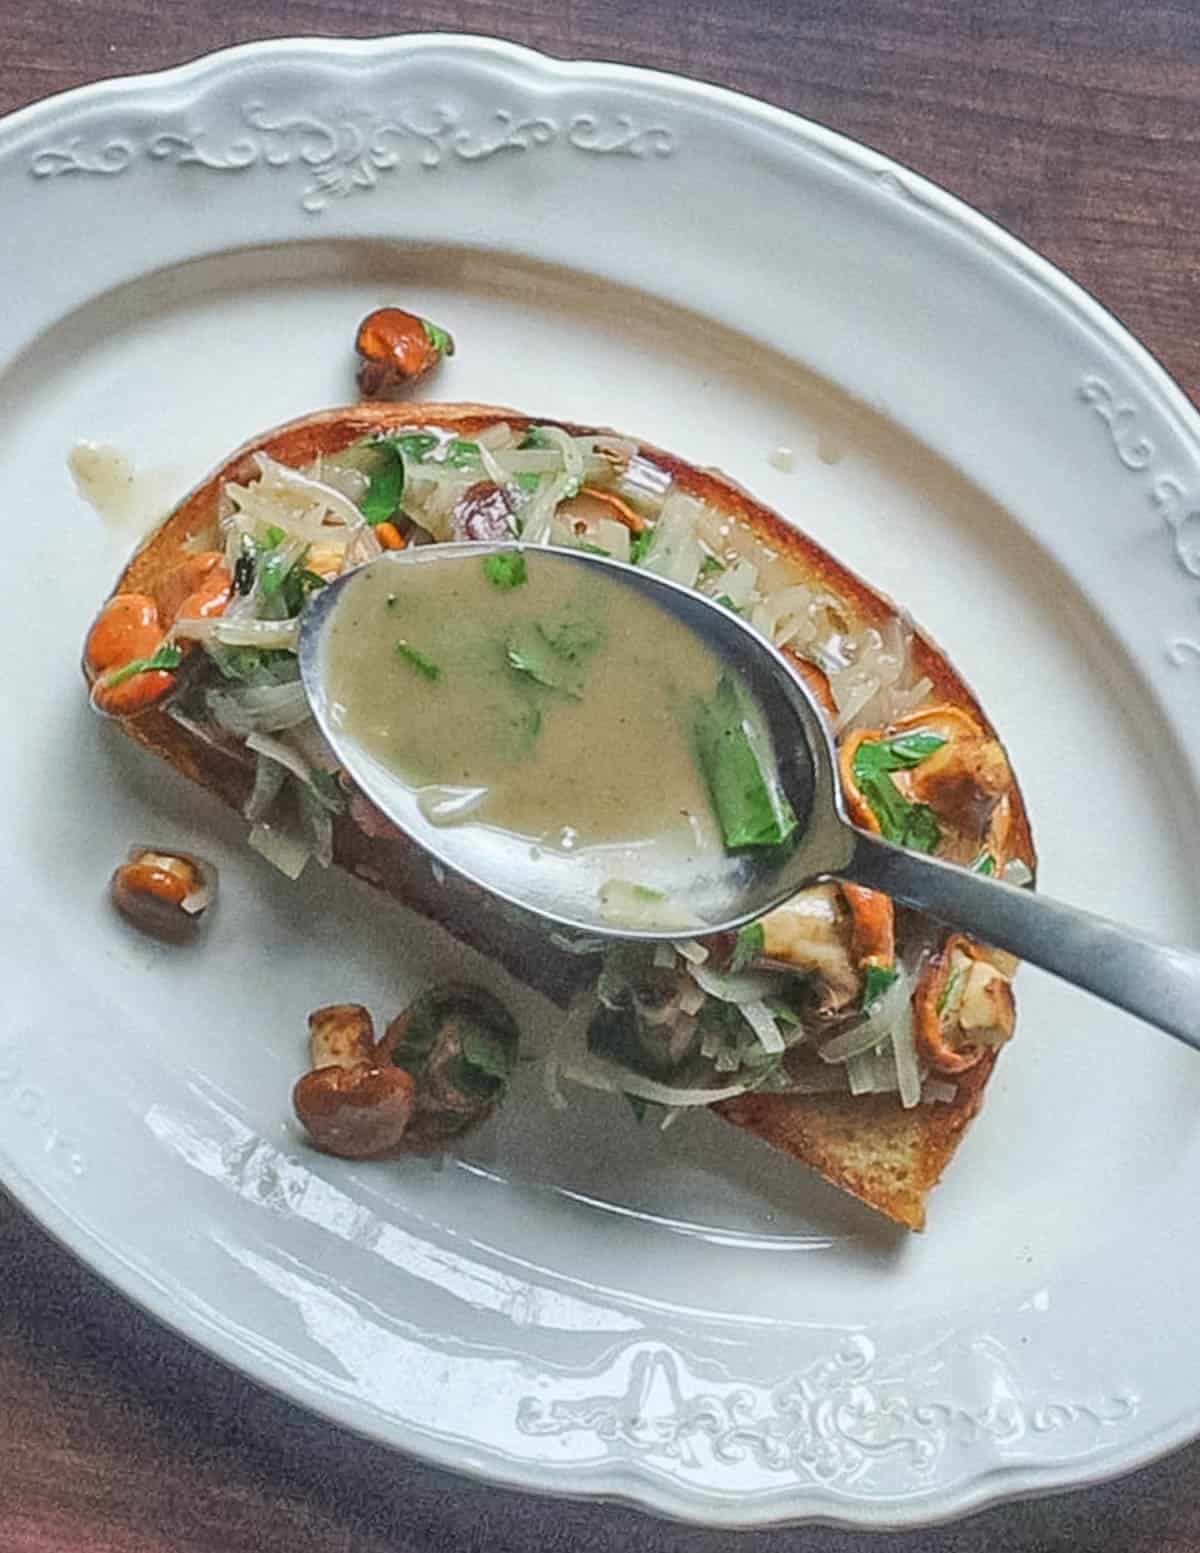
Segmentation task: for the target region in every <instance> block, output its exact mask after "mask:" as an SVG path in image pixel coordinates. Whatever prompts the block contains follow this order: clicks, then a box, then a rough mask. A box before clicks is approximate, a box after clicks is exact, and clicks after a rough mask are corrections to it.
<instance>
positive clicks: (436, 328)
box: [421, 318, 454, 356]
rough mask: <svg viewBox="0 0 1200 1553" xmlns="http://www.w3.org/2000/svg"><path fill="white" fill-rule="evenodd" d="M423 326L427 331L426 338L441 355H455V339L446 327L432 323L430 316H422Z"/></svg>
mask: <svg viewBox="0 0 1200 1553" xmlns="http://www.w3.org/2000/svg"><path fill="white" fill-rule="evenodd" d="M421 328H422V329H424V331H425V338H426V339H427V340H428V341H429V343H430V345H432V346H433V348H434V350H435V351H437V353H438V355H439V356H453V355H454V341H453V339H452V338H451V337H450V335H449V334H447V332H446V330H445V329H443V328H441V326H440V325H438V324H431V323H430V322H429V320H428V318H422V320H421Z"/></svg>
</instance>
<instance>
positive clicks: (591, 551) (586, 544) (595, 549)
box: [571, 539, 612, 561]
mask: <svg viewBox="0 0 1200 1553" xmlns="http://www.w3.org/2000/svg"><path fill="white" fill-rule="evenodd" d="M571 549H572V550H582V551H583V553H584V555H603V556H607V557H608V559H609V560H610V561H611V560H612V552H611V551H609V550H606V549H605V548H604V546H603V545H594V544H592V542H591V540H590V539H577V540H576V541H575V543H574V544H573V545H572V546H571Z"/></svg>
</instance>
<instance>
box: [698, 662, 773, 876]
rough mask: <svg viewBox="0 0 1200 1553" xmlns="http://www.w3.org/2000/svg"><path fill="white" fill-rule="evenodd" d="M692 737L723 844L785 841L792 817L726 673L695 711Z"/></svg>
mask: <svg viewBox="0 0 1200 1553" xmlns="http://www.w3.org/2000/svg"><path fill="white" fill-rule="evenodd" d="M694 734H695V741H696V753H697V756H698V758H699V761H700V769H701V771H702V772H703V773H704V779H705V781H706V782H707V784H708V790H709V794H710V796H711V798H712V803H713V808H714V809H715V810H716V812H717V818H718V819H719V821H720V823H721V834H722V836H723V837H724V840H725V845H726V846H727V847H730V848H734V847H773V846H779V845H780V844H781V843H782V842H784V841H786V840H787V839H788V837H789V836H790V835H791V834H792V832H793V831H794V830H795V829H796V823H797V822H796V816H795V814H794V813H793V812H792V807H791V805H790V804H789V803H788V801H787V798H786V796H785V794H784V792H783V789H782V788H781V787H780V785H779V776H778V773H777V772H776V771H775V769H774V762H773V761H772V760H771V758H770V754H769V751H768V750H767V748H765V746H764V736H763V733H762V731H761V730H760V728H759V727H758V723H757V719H756V718H755V717H754V716H753V714H752V709H751V708H750V707H749V706H748V705H747V704H746V703H745V702H744V701H743V698H742V696H741V695H740V693H739V691H738V687H737V685H736V683H735V682H734V680H733V679H732V678H731V677H730V676H729V675H728V674H723V675H722V676H721V681H720V684H719V685H718V687H717V693H716V695H715V697H714V698H713V700H712V701H711V702H707V703H702V704H701V705H700V706H699V707H698V708H697V711H696V719H695V724H694Z"/></svg>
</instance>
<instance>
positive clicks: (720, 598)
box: [716, 593, 741, 615]
mask: <svg viewBox="0 0 1200 1553" xmlns="http://www.w3.org/2000/svg"><path fill="white" fill-rule="evenodd" d="M716 601H717V603H718V604H723V605H724V606H725V608H726V609H731V610H732V611H733V613H734V614H735V615H740V614H741V610H740V609H739V608H738V606H737V605H736V604H735V603H734V602H733V600H732V599H731V598H730V597H729V595H728V593H718V594H717V600H716Z"/></svg>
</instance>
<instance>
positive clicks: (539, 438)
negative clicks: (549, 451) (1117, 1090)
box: [517, 426, 554, 450]
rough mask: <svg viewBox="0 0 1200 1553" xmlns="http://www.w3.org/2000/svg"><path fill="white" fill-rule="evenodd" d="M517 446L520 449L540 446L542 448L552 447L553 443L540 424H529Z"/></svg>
mask: <svg viewBox="0 0 1200 1553" xmlns="http://www.w3.org/2000/svg"><path fill="white" fill-rule="evenodd" d="M517 446H518V447H519V448H521V449H524V448H542V449H543V450H544V449H546V448H552V447H553V446H554V444H553V442H551V440H550V438H549V437H548V436H547V435H546V433H545V432H544V431H543V430H542V428H541V427H540V426H531V427H530V428H529V430H528V431H527V432H526V433H525V435H524V436H523V437H522V438H521V440H520V442H519V443H518V444H517Z"/></svg>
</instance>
